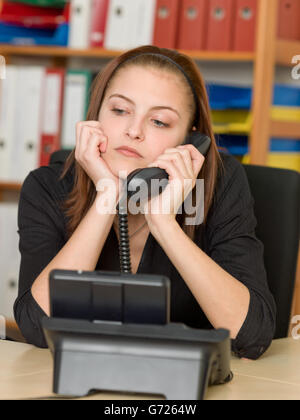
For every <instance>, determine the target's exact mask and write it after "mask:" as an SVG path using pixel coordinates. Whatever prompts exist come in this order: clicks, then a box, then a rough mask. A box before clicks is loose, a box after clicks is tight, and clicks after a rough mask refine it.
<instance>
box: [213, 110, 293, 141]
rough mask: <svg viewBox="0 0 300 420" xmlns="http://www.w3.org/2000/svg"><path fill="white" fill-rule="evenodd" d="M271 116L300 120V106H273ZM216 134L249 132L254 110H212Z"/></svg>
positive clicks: (287, 119) (275, 118) (284, 119)
mask: <svg viewBox="0 0 300 420" xmlns="http://www.w3.org/2000/svg"><path fill="white" fill-rule="evenodd" d="M271 118H272V119H273V120H277V121H291V122H300V108H292V107H280V106H273V107H272V108H271ZM212 119H213V128H214V132H215V133H216V134H249V133H250V131H251V127H252V112H251V111H248V110H225V111H212Z"/></svg>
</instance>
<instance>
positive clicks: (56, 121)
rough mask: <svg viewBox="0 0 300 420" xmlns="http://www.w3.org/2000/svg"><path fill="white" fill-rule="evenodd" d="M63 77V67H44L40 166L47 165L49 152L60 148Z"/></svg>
mask: <svg viewBox="0 0 300 420" xmlns="http://www.w3.org/2000/svg"><path fill="white" fill-rule="evenodd" d="M64 78H65V69H50V68H47V69H46V72H45V83H44V95H43V108H42V111H41V140H40V159H39V160H40V166H47V165H48V164H49V160H50V156H51V154H52V153H53V152H55V151H56V150H59V149H60V133H61V125H62V111H63V92H64Z"/></svg>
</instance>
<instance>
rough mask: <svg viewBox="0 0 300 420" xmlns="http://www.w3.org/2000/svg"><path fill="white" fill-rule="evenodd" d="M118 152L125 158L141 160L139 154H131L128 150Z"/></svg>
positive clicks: (118, 150)
mask: <svg viewBox="0 0 300 420" xmlns="http://www.w3.org/2000/svg"><path fill="white" fill-rule="evenodd" d="M117 152H119V153H122V155H124V156H128V157H135V158H141V156H140V155H138V154H137V153H134V152H131V151H129V150H126V149H117Z"/></svg>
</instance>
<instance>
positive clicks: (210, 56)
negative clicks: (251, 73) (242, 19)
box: [0, 44, 255, 62]
mask: <svg viewBox="0 0 300 420" xmlns="http://www.w3.org/2000/svg"><path fill="white" fill-rule="evenodd" d="M124 52H125V51H112V50H105V49H101V48H90V49H83V50H80V49H71V48H66V47H48V46H21V45H6V44H0V54H1V55H3V56H27V57H28V56H35V57H36V56H44V57H50V56H51V57H63V58H69V57H86V58H109V57H117V56H119V55H121V54H122V53H124ZM180 52H182V53H184V54H186V55H188V56H189V57H191V58H193V59H195V60H204V61H233V62H235V61H246V62H252V61H254V59H255V54H254V53H252V52H236V51H229V52H224V51H216V52H215V51H185V50H180Z"/></svg>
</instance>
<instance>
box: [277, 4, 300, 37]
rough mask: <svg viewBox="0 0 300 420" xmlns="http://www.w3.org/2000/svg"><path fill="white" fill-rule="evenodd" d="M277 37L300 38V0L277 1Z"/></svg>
mask: <svg viewBox="0 0 300 420" xmlns="http://www.w3.org/2000/svg"><path fill="white" fill-rule="evenodd" d="M278 37H279V38H281V39H291V40H300V1H299V0H280V1H279V22H278Z"/></svg>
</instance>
